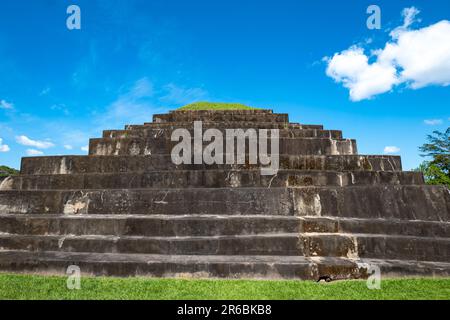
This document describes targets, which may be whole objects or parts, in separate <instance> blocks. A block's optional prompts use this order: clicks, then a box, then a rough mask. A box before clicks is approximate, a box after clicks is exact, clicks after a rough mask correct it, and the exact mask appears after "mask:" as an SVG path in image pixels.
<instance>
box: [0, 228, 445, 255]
mask: <svg viewBox="0 0 450 320" xmlns="http://www.w3.org/2000/svg"><path fill="white" fill-rule="evenodd" d="M0 248H2V249H3V250H27V251H39V252H42V251H64V252H102V253H135V254H164V255H182V254H184V255H269V256H278V255H279V256H306V257H344V258H353V259H357V258H374V259H400V260H418V261H442V262H445V261H448V259H449V258H450V257H449V254H450V238H436V237H430V238H425V237H416V236H399V235H373V234H336V233H304V234H298V233H289V234H257V235H227V236H214V237H212V236H206V237H200V236H195V237H194V236H186V237H149V236H103V235H79V236H75V235H64V236H55V235H44V236H41V235H22V234H0Z"/></svg>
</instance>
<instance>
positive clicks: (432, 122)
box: [423, 119, 442, 126]
mask: <svg viewBox="0 0 450 320" xmlns="http://www.w3.org/2000/svg"><path fill="white" fill-rule="evenodd" d="M423 122H424V123H425V124H426V125H429V126H436V125H439V124H442V120H441V119H430V120H424V121H423Z"/></svg>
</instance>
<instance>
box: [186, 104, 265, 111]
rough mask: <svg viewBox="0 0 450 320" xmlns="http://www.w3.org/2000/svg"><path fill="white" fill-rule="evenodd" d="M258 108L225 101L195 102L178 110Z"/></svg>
mask: <svg viewBox="0 0 450 320" xmlns="http://www.w3.org/2000/svg"><path fill="white" fill-rule="evenodd" d="M254 109H257V108H253V107H249V106H246V105H245V104H241V103H225V102H195V103H191V104H188V105H185V106H184V107H181V108H179V109H178V110H185V111H189V110H254Z"/></svg>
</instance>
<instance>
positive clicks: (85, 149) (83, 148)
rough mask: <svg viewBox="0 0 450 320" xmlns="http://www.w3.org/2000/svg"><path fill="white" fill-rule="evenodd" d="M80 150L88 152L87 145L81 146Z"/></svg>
mask: <svg viewBox="0 0 450 320" xmlns="http://www.w3.org/2000/svg"><path fill="white" fill-rule="evenodd" d="M81 151H85V152H88V151H89V146H84V147H81Z"/></svg>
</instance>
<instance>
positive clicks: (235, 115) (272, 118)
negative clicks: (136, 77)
mask: <svg viewBox="0 0 450 320" xmlns="http://www.w3.org/2000/svg"><path fill="white" fill-rule="evenodd" d="M190 121H210V122H240V121H244V122H277V123H287V122H289V115H288V114H279V113H261V112H258V113H255V112H215V111H212V112H171V113H166V114H155V115H154V116H153V122H156V123H164V122H190Z"/></svg>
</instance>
